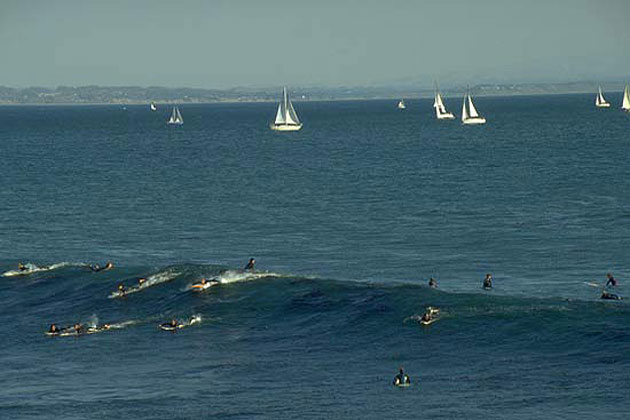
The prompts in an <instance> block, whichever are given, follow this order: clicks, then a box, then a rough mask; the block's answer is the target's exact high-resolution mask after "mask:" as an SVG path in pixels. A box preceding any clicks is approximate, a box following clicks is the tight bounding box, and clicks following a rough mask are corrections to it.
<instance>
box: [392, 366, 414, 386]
mask: <svg viewBox="0 0 630 420" xmlns="http://www.w3.org/2000/svg"><path fill="white" fill-rule="evenodd" d="M410 383H411V379H409V376H407V375H405V372H404V371H403V368H402V367H401V368H400V371H399V373H398V375H396V376H394V385H409V384H410Z"/></svg>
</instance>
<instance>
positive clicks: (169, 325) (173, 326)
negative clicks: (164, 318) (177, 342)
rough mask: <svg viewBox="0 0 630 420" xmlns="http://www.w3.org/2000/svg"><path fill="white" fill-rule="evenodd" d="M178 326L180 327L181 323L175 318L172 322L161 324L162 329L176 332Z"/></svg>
mask: <svg viewBox="0 0 630 420" xmlns="http://www.w3.org/2000/svg"><path fill="white" fill-rule="evenodd" d="M178 326H179V323H178V322H177V320H176V319H175V318H173V319H171V322H165V323H163V324H160V327H162V329H165V328H168V329H169V330H173V331H175V330H176V329H177V327H178Z"/></svg>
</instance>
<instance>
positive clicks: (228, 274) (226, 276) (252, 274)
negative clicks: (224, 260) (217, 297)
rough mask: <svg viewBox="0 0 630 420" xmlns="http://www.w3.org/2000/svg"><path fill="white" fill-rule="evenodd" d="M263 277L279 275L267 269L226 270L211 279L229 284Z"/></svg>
mask: <svg viewBox="0 0 630 420" xmlns="http://www.w3.org/2000/svg"><path fill="white" fill-rule="evenodd" d="M265 277H280V275H279V274H276V273H271V272H268V271H244V270H227V271H224V272H223V273H221V274H219V275H218V276H216V277H215V278H214V279H213V280H216V281H218V282H219V283H221V284H230V283H238V282H243V281H252V280H258V279H261V278H265Z"/></svg>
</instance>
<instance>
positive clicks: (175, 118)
mask: <svg viewBox="0 0 630 420" xmlns="http://www.w3.org/2000/svg"><path fill="white" fill-rule="evenodd" d="M166 123H167V124H173V125H182V124H184V119H183V118H182V114H181V113H180V112H179V108H177V107H176V106H174V107H173V113H172V114H171V118H170V119H169V120H168V121H167V122H166Z"/></svg>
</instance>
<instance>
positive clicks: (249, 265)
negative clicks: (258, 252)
mask: <svg viewBox="0 0 630 420" xmlns="http://www.w3.org/2000/svg"><path fill="white" fill-rule="evenodd" d="M254 264H256V260H255V259H253V258H250V259H249V262H248V263H247V265H246V266H245V268H243V270H247V271H253V270H254Z"/></svg>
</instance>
